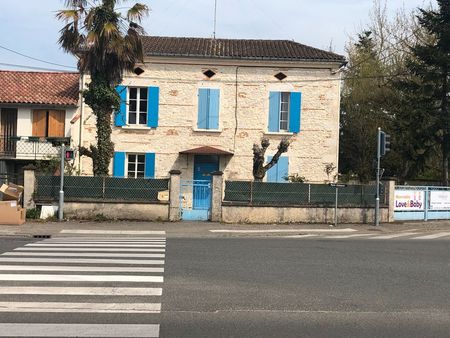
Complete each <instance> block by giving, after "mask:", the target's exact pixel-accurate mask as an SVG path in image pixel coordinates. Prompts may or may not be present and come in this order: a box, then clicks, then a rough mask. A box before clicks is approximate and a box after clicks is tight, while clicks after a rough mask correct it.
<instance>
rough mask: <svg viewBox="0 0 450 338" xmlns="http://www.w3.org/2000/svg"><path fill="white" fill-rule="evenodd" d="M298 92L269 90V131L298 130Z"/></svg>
mask: <svg viewBox="0 0 450 338" xmlns="http://www.w3.org/2000/svg"><path fill="white" fill-rule="evenodd" d="M301 97H302V94H301V93H300V92H270V94H269V124H268V128H267V129H268V131H269V132H291V133H298V132H300V119H301Z"/></svg>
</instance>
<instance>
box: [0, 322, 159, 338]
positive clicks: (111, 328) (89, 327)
mask: <svg viewBox="0 0 450 338" xmlns="http://www.w3.org/2000/svg"><path fill="white" fill-rule="evenodd" d="M37 332H38V333H39V337H130V338H135V337H140V338H155V337H159V325H157V324H145V325H144V324H36V323H26V324H24V323H0V337H13V336H14V337H36V333H37Z"/></svg>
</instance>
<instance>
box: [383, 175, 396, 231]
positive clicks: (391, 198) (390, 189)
mask: <svg viewBox="0 0 450 338" xmlns="http://www.w3.org/2000/svg"><path fill="white" fill-rule="evenodd" d="M386 186H387V193H388V198H387V201H386V202H387V204H388V219H387V221H388V222H389V223H391V222H394V209H395V181H393V180H389V181H387V182H385V187H386ZM385 198H386V192H385Z"/></svg>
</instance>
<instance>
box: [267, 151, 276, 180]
mask: <svg viewBox="0 0 450 338" xmlns="http://www.w3.org/2000/svg"><path fill="white" fill-rule="evenodd" d="M272 158H273V156H267V163H269V162H270V161H272ZM266 175H267V182H276V181H277V166H276V165H274V166H273V167H272V168H270V169H269V170H267V172H266Z"/></svg>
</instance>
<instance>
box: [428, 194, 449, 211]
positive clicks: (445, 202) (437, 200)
mask: <svg viewBox="0 0 450 338" xmlns="http://www.w3.org/2000/svg"><path fill="white" fill-rule="evenodd" d="M430 209H431V210H450V191H446V190H431V191H430Z"/></svg>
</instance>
